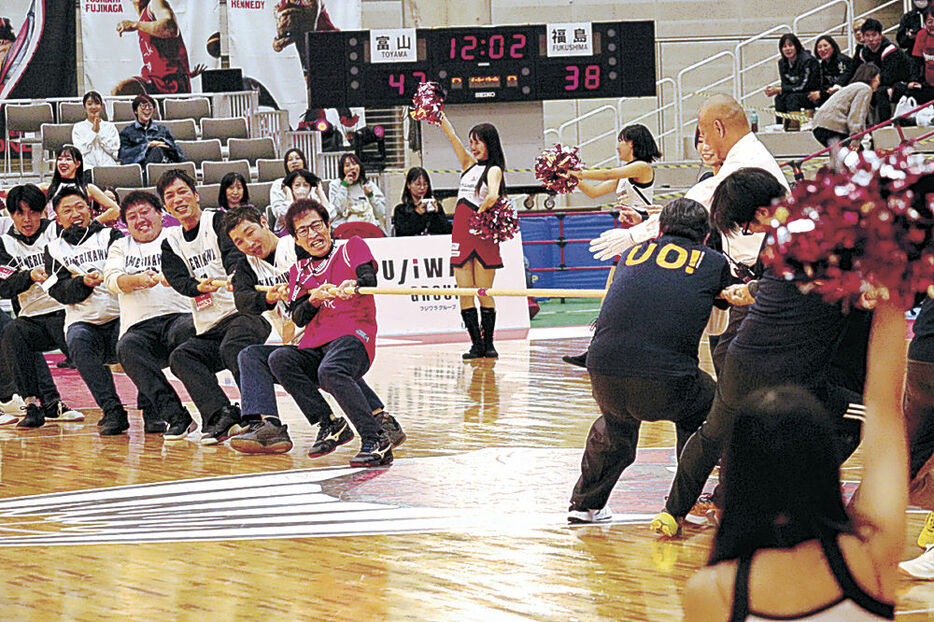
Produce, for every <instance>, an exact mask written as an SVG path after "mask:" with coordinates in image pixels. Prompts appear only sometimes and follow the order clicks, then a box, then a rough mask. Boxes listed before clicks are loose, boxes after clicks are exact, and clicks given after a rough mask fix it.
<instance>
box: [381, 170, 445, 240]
mask: <svg viewBox="0 0 934 622" xmlns="http://www.w3.org/2000/svg"><path fill="white" fill-rule="evenodd" d="M392 226H393V234H394V235H397V236H406V235H440V234H445V233H451V223H450V221H448V218H447V216H446V215H445V213H444V208H443V207H441V204H440V203H438V201H436V200H435V198H434V197H433V196H432V194H431V179H430V178H429V177H428V171H426V170H425V169H423V168H421V167H420V166H413V167H412V168H410V169H409V172H408V173H407V174H406V176H405V188H403V189H402V203H400V204H399V205H397V206H396V208H395V209H394V210H393V212H392Z"/></svg>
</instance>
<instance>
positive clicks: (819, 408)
mask: <svg viewBox="0 0 934 622" xmlns="http://www.w3.org/2000/svg"><path fill="white" fill-rule="evenodd" d="M905 330H906V328H905V314H904V311H903V310H902V309H899V308H896V307H895V306H894V305H892V304H891V303H884V304H880V305H879V307H878V308H877V309H876V312H875V318H874V322H873V327H872V337H871V343H870V346H869V349H870V351H869V357H868V359H869V367H868V374H867V382H866V397H865V403H866V423H865V424H864V426H863V445H862V447H863V460H864V464H865V468H864V469H863V477H862V481H861V483H860V486H859V494H858V495H855V496H854V498H853V500H852V501H851V502H850V504H849V507H847V505H846V504H845V503H844V501H843V498H842V495H841V483H840V470H839V463H838V460H837V454H838V450H837V448H836V447H835V442H834V441H835V438H834V436H835V434H834V425H833V423H832V422H831V421H830V420H829V418H828V413H827V411H826V409H825V408H824V407H823V405H821V403H820V402H819V401H818V400H817V399H815V397H814V396H813V395H811V394H810V393H808V392H807V391H805V390H803V389H801V388H800V387H788V386H785V387H778V388H767V389H762V390H759V391H756V392H754V393H753V394H752V395H749V397H748V398H747V399H745V400H744V401H743V403H742V405H741V406H740V409H739V413H738V415H737V417H736V421H735V425H733V426H731V429H732V433H731V434H732V442H731V443H730V444H729V447H728V448H727V450H726V455H725V457H724V461H723V469H722V470H721V478H722V480H721V481H722V482H723V488H724V491H725V499H724V509H723V517H722V520H721V522H720V527H719V529H718V530H717V533H716V535H715V536H714V540H713V550H712V551H711V554H710V560H709V561H708V562H707V567H705V568H703V569H701V570H700V571H698V572H697V574H695V575H694V576H693V577H691V579H690V580H689V581H688V583H687V585H686V586H685V590H684V614H685V615H684V619H685V620H727V619H731V620H765V619H768V620H775V619H782V620H893V619H895V608H894V606H893V604H892V603H893V602H894V601H895V596H896V588H897V587H898V585H899V583H900V581H899V579H898V567H897V566H898V561H899V559H901V556H902V552H903V550H904V546H905V510H906V509H907V505H908V486H907V479H906V477H905V474H906V472H907V471H908V457H907V455H906V454H907V451H906V445H907V443H906V438H905V417H904V414H903V413H902V405H901V399H900V391H899V389H900V388H901V386H902V382H903V379H904V375H905ZM748 393H749V391H748V390H747V394H748ZM681 461H682V462H683V461H684V454H682V456H681ZM848 510H849V511H848ZM804 568H808V569H810V570H809V571H808V572H807V573H806V574H803V573H802V572H801V571H802V569H804ZM727 586H729V587H727ZM753 612H754V613H753ZM731 614H732V615H731Z"/></svg>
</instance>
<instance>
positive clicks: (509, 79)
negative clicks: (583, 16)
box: [305, 21, 655, 108]
mask: <svg viewBox="0 0 934 622" xmlns="http://www.w3.org/2000/svg"><path fill="white" fill-rule="evenodd" d="M560 26H562V25H554V24H552V25H545V24H537V25H527V26H480V27H468V28H438V29H422V28H419V29H400V30H392V31H372V32H371V31H365V30H360V31H340V32H312V33H308V34H307V35H306V36H307V41H306V43H307V45H306V46H305V54H306V59H305V60H306V63H305V67H306V68H307V82H308V90H309V105H310V106H311V107H313V108H338V107H350V106H369V107H378V106H395V105H406V104H409V103H411V101H412V95H413V94H414V93H415V89H416V88H417V87H418V85H419V83H421V82H423V81H435V82H439V83H440V84H441V85H442V86H443V87H444V88H445V89H446V90H447V93H448V96H447V99H446V100H445V101H446V102H447V103H451V104H466V103H488V102H507V101H542V100H551V99H587V98H598V97H610V98H611V97H643V96H654V95H655V24H654V22H651V21H633V22H594V23H585V24H570V25H568V26H569V27H568V28H562V27H560ZM413 35H414V36H413ZM575 41H576V42H578V44H575ZM393 55H395V57H394V56H393ZM395 58H398V60H396V59H395Z"/></svg>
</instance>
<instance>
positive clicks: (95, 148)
mask: <svg viewBox="0 0 934 622" xmlns="http://www.w3.org/2000/svg"><path fill="white" fill-rule="evenodd" d="M83 102H84V112H85V113H86V114H87V115H88V118H87V119H86V120H84V121H79V122H78V123H75V124H74V126H72V128H71V142H72V143H74V145H75V147H77V148H78V149H79V150H81V153H83V154H84V163H85V165H86V169H87V170H88V171H90V170H91V169H92V168H94V167H95V166H116V165H117V164H119V162H117V155H118V154H119V152H120V134H119V133H117V126H116V125H114V124H113V123H111V122H110V121H104V120H103V119H102V118H101V113H103V111H104V100H103V99H102V98H101V94H100V93H98V92H97V91H88V92H87V93H85V94H84V99H83Z"/></svg>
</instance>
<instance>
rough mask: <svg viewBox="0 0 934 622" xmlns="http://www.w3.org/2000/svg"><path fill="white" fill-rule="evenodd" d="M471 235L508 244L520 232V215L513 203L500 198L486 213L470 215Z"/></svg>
mask: <svg viewBox="0 0 934 622" xmlns="http://www.w3.org/2000/svg"><path fill="white" fill-rule="evenodd" d="M468 224H469V229H468V231H470V233H472V234H473V235H476V236H478V237H480V238H482V239H484V240H493V241H494V242H506V241H507V240H511V239H513V238H514V237H515V236H516V232H517V231H518V230H519V215H518V214H517V213H516V208H515V206H514V205H513V204H512V201H510V200H509V199H507V198H505V197H500V198H499V199H497V200H496V203H494V204H493V205H491V206H490V208H489V209H487V210H486V211H484V212H482V213H479V212H474V213H473V214H471V215H470V221H469V223H468Z"/></svg>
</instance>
